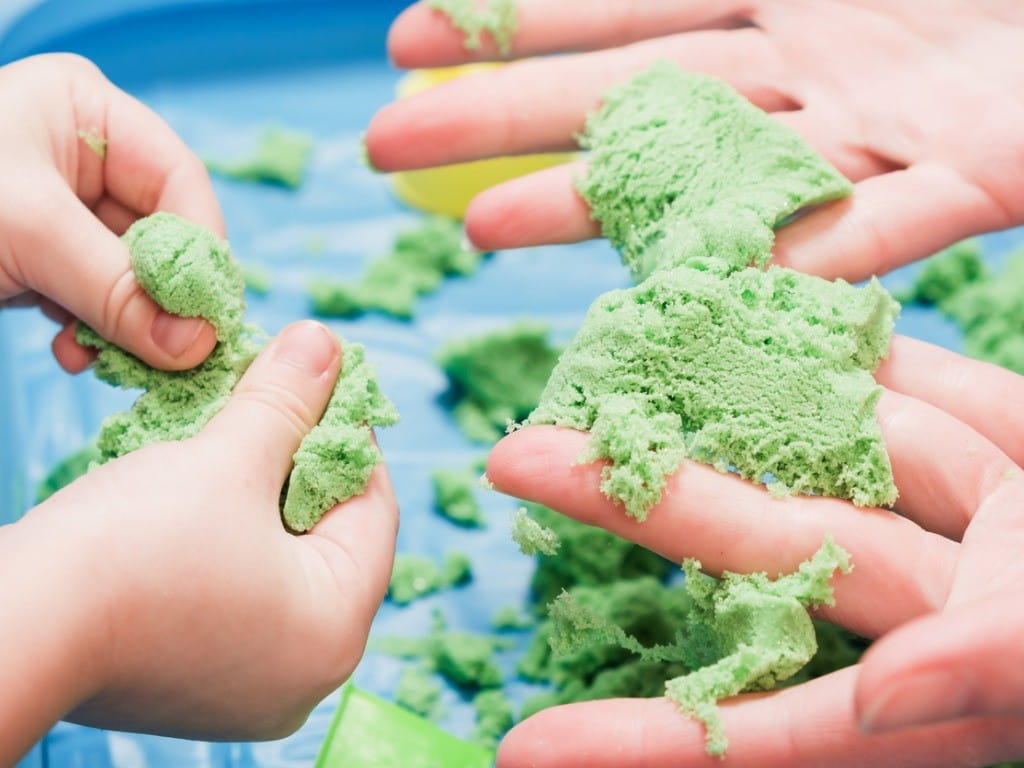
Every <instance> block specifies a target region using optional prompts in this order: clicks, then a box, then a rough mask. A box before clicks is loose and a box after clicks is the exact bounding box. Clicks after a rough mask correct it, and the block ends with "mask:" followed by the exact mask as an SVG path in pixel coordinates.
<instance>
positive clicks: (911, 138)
mask: <svg viewBox="0 0 1024 768" xmlns="http://www.w3.org/2000/svg"><path fill="white" fill-rule="evenodd" d="M519 7H520V29H519V32H518V33H517V35H516V36H515V38H514V41H513V47H512V57H513V58H518V57H525V56H535V55H538V54H545V53H554V52H563V51H580V50H583V51H586V50H594V51H595V52H592V53H580V54H576V55H569V56H561V57H556V58H544V59H538V60H532V61H523V62H519V63H516V64H513V65H510V66H508V67H506V68H504V69H500V70H497V71H494V72H485V73H482V74H477V75H473V76H470V77H465V78H462V79H459V80H457V81H453V82H450V83H446V84H444V85H441V86H438V87H436V88H433V89H431V90H429V91H427V92H425V93H423V94H421V95H418V96H415V97H412V98H409V99H404V100H402V101H399V102H397V103H394V104H391V105H389V106H387V107H385V108H384V109H382V110H381V111H380V112H379V113H378V114H377V116H376V117H375V118H374V120H373V122H372V123H371V125H370V128H369V130H368V132H367V136H366V144H367V149H368V151H369V155H370V159H371V160H372V162H373V165H374V166H375V167H376V168H378V169H380V170H384V171H395V170H403V169H410V168H421V167H425V166H432V165H440V164H446V163H453V162H461V161H465V160H473V159H477V158H482V157H489V156H493V155H509V154H520V153H528V152H549V151H564V150H568V149H571V148H573V147H574V146H575V142H574V140H573V136H574V135H575V134H576V133H578V132H579V131H581V130H582V128H583V124H584V118H585V116H586V114H587V113H588V112H590V111H592V110H594V109H595V108H596V107H597V106H598V104H599V102H600V99H601V96H602V94H603V93H604V92H605V91H606V90H607V89H608V88H609V87H610V86H612V85H615V84H617V83H620V82H622V81H624V80H626V79H628V78H629V77H631V76H632V75H635V74H637V73H638V72H640V71H642V70H644V69H646V68H647V67H649V66H650V65H651V64H652V63H654V62H655V61H658V60H664V59H668V60H671V61H675V62H677V63H678V64H680V65H681V66H682V67H684V68H686V69H690V70H696V71H700V72H705V73H707V74H711V75H714V76H716V77H719V78H721V79H723V80H725V81H726V82H728V83H729V84H730V85H732V86H733V87H734V88H736V89H737V90H739V92H740V93H742V94H743V95H744V96H746V97H747V98H748V99H750V100H751V101H752V102H753V103H754V104H756V105H757V106H759V107H761V108H762V109H764V110H766V111H768V112H770V113H771V114H772V115H773V117H775V118H776V119H778V120H780V121H782V122H784V123H786V124H787V125H789V126H791V127H792V128H794V129H795V130H796V131H798V132H799V133H800V134H802V135H803V136H804V138H806V139H807V140H808V141H809V142H810V143H811V144H812V145H813V146H814V147H815V148H817V150H818V151H819V152H821V153H822V154H823V155H824V156H825V157H827V158H828V159H829V160H830V161H831V162H832V163H833V164H834V165H835V166H836V167H837V168H838V169H839V170H840V171H842V172H843V173H844V174H845V175H846V176H848V177H849V178H850V179H851V180H853V181H855V182H857V184H856V192H855V193H854V195H853V196H852V197H851V198H849V199H847V200H845V201H842V202H838V203H835V204H833V205H829V206H826V207H823V208H821V209H819V210H818V211H816V212H814V213H813V215H809V216H807V217H805V218H803V219H801V220H799V221H797V222H796V223H793V224H791V225H790V226H787V227H785V228H784V229H782V230H781V231H780V232H779V233H778V239H777V242H776V246H775V249H774V253H775V256H776V262H777V263H779V264H782V265H784V266H790V267H794V268H795V269H798V270H800V271H802V272H809V273H812V274H817V275H820V276H822V277H828V278H834V277H838V276H842V277H845V278H846V279H848V280H851V281H856V280H860V279H863V278H865V277H868V276H869V275H872V274H882V273H884V272H887V271H889V270H891V269H894V268H895V267H898V266H900V265H902V264H905V263H907V262H909V261H911V260H913V259H916V258H920V257H922V256H925V255H928V254H930V253H933V252H934V251H936V250H938V249H939V248H941V247H944V246H946V245H949V244H950V243H952V242H955V241H957V240H959V239H961V238H964V237H966V236H968V235H972V234H976V233H980V232H986V231H990V230H994V229H1001V228H1004V227H1009V226H1013V225H1016V224H1021V223H1024V197H1022V196H1021V195H1020V194H1019V192H1020V186H1019V169H1020V168H1021V167H1022V166H1024V65H1022V64H1021V58H1020V56H1019V53H1018V51H1019V48H1020V40H1021V39H1022V36H1024V6H1021V4H1020V3H1019V2H1015V1H1014V0H972V1H971V2H964V1H963V0H942V1H941V2H938V3H931V4H926V5H922V4H921V3H920V2H919V0H818V1H817V2H805V1H804V0H717V1H716V0H603V1H602V2H595V0H564V1H563V2H559V3H551V2H548V1H547V0H521V2H520V3H519ZM389 47H390V51H391V56H392V58H393V60H394V61H395V63H396V64H398V65H399V66H402V67H430V66H439V65H447V64H457V63H460V62H465V61H469V60H471V59H473V60H476V59H480V58H484V59H488V58H497V53H496V50H495V48H494V46H493V41H491V40H490V39H489V38H488V39H487V40H486V41H485V44H484V46H483V47H482V48H481V50H480V51H479V52H477V53H476V54H470V53H467V52H466V51H464V50H463V48H462V34H461V33H460V32H458V31H457V30H454V29H453V28H452V27H451V25H450V24H449V23H448V21H447V20H446V19H445V17H444V16H442V15H441V14H440V13H439V12H437V11H434V10H432V9H430V8H428V7H427V6H426V5H425V4H423V3H417V4H416V5H414V6H412V7H411V8H409V9H407V10H406V11H405V13H403V14H402V16H400V17H399V18H398V20H397V21H396V22H395V24H394V26H393V27H392V29H391V35H390V40H389ZM598 49H606V50H598ZM582 171H583V168H582V165H576V166H562V167H558V168H553V169H549V170H546V171H541V172H539V173H535V174H532V175H529V176H526V177H523V178H520V179H517V180H514V181H511V182H508V183H506V184H503V185H500V186H498V187H495V188H493V189H490V190H488V191H486V192H484V193H483V194H481V195H480V196H478V197H477V199H476V200H475V201H474V202H473V203H472V204H471V206H470V208H469V211H468V212H467V215H466V230H467V232H468V234H469V236H470V238H471V239H472V240H473V242H474V243H475V244H476V245H477V246H479V247H480V248H483V249H486V250H491V249H499V248H512V247H519V246H526V245H537V244H541V243H563V242H572V241H577V240H583V239H586V238H590V237H596V236H597V235H598V234H599V233H600V228H599V226H598V224H597V223H596V222H594V221H591V220H590V218H589V212H588V209H587V206H586V204H585V203H584V202H583V200H582V199H581V198H580V196H579V195H578V194H577V193H576V191H575V190H574V189H573V177H574V175H576V174H579V173H581V172H582Z"/></svg>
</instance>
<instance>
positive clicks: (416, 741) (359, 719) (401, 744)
mask: <svg viewBox="0 0 1024 768" xmlns="http://www.w3.org/2000/svg"><path fill="white" fill-rule="evenodd" d="M493 765H494V752H493V751H492V750H490V749H486V748H485V747H481V746H480V745H479V744H470V743H467V742H465V741H460V740H459V739H457V738H455V737H454V736H452V735H450V734H447V733H445V732H444V731H442V730H441V729H440V728H438V727H437V726H436V725H434V724H433V723H431V722H430V721H429V720H427V719H426V718H423V717H419V716H417V715H415V714H413V713H412V712H409V711H407V710H405V709H403V708H401V707H399V706H396V705H394V704H391V703H389V702H386V701H381V700H380V699H378V698H377V697H376V696H371V695H370V694H368V693H366V692H365V691H361V690H359V689H358V688H355V687H353V686H352V685H346V686H345V688H344V689H343V690H342V692H341V702H340V703H339V704H338V710H337V712H336V713H335V715H334V720H333V721H332V723H331V727H330V729H329V730H328V732H327V739H326V741H325V742H324V745H323V747H322V748H321V750H320V755H319V757H318V758H317V761H316V766H315V768H491V766H493Z"/></svg>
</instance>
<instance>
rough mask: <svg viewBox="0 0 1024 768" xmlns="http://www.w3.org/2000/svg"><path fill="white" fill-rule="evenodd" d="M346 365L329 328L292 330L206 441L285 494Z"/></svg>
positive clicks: (271, 348) (242, 385)
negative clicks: (301, 445) (301, 448)
mask: <svg viewBox="0 0 1024 768" xmlns="http://www.w3.org/2000/svg"><path fill="white" fill-rule="evenodd" d="M341 364H342V360H341V349H340V347H339V345H338V340H337V338H336V337H335V336H334V334H333V333H331V331H329V330H328V329H327V328H326V327H325V326H323V325H321V324H320V323H316V322H313V321H312V320H306V321H302V322H299V323H294V324H292V325H290V326H288V327H287V328H285V329H284V330H283V331H282V332H281V333H280V334H279V335H278V337H277V338H276V339H275V340H274V341H273V342H271V343H270V345H268V346H267V348H266V349H264V350H263V351H262V352H261V353H260V355H259V357H257V358H256V360H255V361H254V362H253V364H252V365H251V366H249V370H247V371H246V372H245V375H244V376H243V377H242V380H241V381H239V382H238V385H237V386H236V387H235V391H234V393H233V394H232V395H231V400H230V401H229V402H228V404H227V405H226V406H225V407H224V409H223V410H222V411H221V412H220V413H218V414H217V416H215V417H214V419H213V420H212V421H211V422H210V424H209V425H208V426H207V427H206V429H205V430H203V433H202V435H203V437H204V439H211V440H217V441H218V442H219V443H220V444H221V445H223V446H224V451H226V452H228V453H229V454H230V455H231V456H232V457H233V460H234V461H236V462H237V466H238V467H240V468H244V469H246V470H251V469H253V468H257V470H258V474H246V477H247V478H248V477H258V480H257V482H259V483H262V484H264V485H265V487H266V488H267V489H268V490H270V491H272V492H274V493H279V492H280V490H281V487H282V486H283V485H284V481H285V478H287V477H288V474H289V472H291V469H292V456H293V455H294V454H295V452H296V451H297V450H298V448H299V443H300V442H302V438H304V437H305V436H306V434H307V433H308V432H309V430H311V429H312V428H313V427H314V426H316V424H317V423H318V422H319V421H320V417H321V416H322V415H323V412H324V409H325V408H326V407H327V401H328V400H329V399H330V396H331V392H332V391H333V390H334V382H335V380H336V379H337V378H338V371H340V370H341ZM273 509H274V510H275V513H276V511H277V505H276V504H275V505H274V506H273ZM275 519H277V518H276V516H275Z"/></svg>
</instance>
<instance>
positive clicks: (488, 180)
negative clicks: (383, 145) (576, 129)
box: [391, 63, 572, 219]
mask: <svg viewBox="0 0 1024 768" xmlns="http://www.w3.org/2000/svg"><path fill="white" fill-rule="evenodd" d="M500 66H503V65H501V64H496V63H483V64H466V65H464V66H460V67H441V68H439V69H420V70H415V71H413V72H410V73H409V74H408V75H406V76H405V77H403V78H402V79H401V80H400V81H399V83H398V98H400V99H402V98H406V97H408V96H412V95H413V94H416V93H420V92H421V91H425V90H427V89H428V88H433V87H434V86H435V85H439V84H441V83H443V82H445V81H447V80H453V79H454V78H456V77H462V76H463V75H468V74H471V73H473V72H481V71H484V70H488V69H495V68H496V67H500ZM571 159H572V155H571V154H546V155H520V156H516V157H495V158H491V159H488V160H476V161H474V162H471V163H456V164H455V165H444V166H440V167H438V168H425V169H423V170H418V171H403V172H401V173H393V174H391V180H392V183H393V184H394V189H395V194H397V195H398V196H399V197H400V198H401V199H402V200H403V201H404V202H406V203H407V204H409V205H411V206H412V207H413V208H419V209H420V210H423V211H428V212H430V213H441V214H445V215H447V216H453V217H455V218H457V219H461V218H463V216H465V214H466V208H467V207H468V206H469V201H470V200H472V199H473V198H474V197H476V195H477V194H479V193H480V192H483V191H484V190H485V189H487V188H489V187H493V186H495V185H496V184H500V183H502V182H504V181H508V180H509V179H514V178H516V177H517V176H524V175H525V174H527V173H532V172H534V171H540V170H543V169H545V168H550V167H551V166H554V165H560V164H561V163H565V162H568V161H569V160H571Z"/></svg>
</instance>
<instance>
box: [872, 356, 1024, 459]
mask: <svg viewBox="0 0 1024 768" xmlns="http://www.w3.org/2000/svg"><path fill="white" fill-rule="evenodd" d="M875 379H876V380H877V381H878V383H879V384H881V385H882V386H884V387H887V388H889V389H891V390H895V391H897V392H901V393H903V394H905V395H909V396H910V397H913V398H916V399H918V400H921V401H923V402H926V403H931V404H932V405H934V406H935V407H936V408H941V409H942V410H943V411H945V412H946V413H948V414H949V415H950V416H953V417H955V418H957V419H959V420H960V421H962V422H963V423H964V424H968V425H970V426H971V427H973V428H974V429H975V430H976V431H977V432H979V433H980V434H981V435H983V436H985V437H986V438H988V439H989V440H991V441H992V442H993V443H994V444H995V445H996V446H997V447H998V448H999V449H1000V450H1002V451H1003V452H1004V453H1006V455H1007V456H1009V457H1010V459H1011V460H1012V461H1014V462H1016V463H1017V464H1018V465H1021V466H1024V377H1022V376H1019V375H1017V374H1016V373H1013V372H1012V371H1008V370H1006V369H1005V368H1001V367H1000V366H998V365H991V364H989V363H983V362H981V361H978V360H971V359H970V358H967V357H962V356H961V355H958V354H956V353H954V352H950V351H948V350H945V349H942V348H941V347H936V346H934V345H932V344H927V343H925V342H923V341H917V340H916V339H911V338H908V337H906V336H894V337H893V341H892V349H891V351H890V354H889V357H888V359H886V360H885V361H884V362H883V363H882V365H881V366H880V367H879V368H878V370H877V371H876V372H875ZM993 404H998V406H999V407H997V408H993V407H992V406H993Z"/></svg>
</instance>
